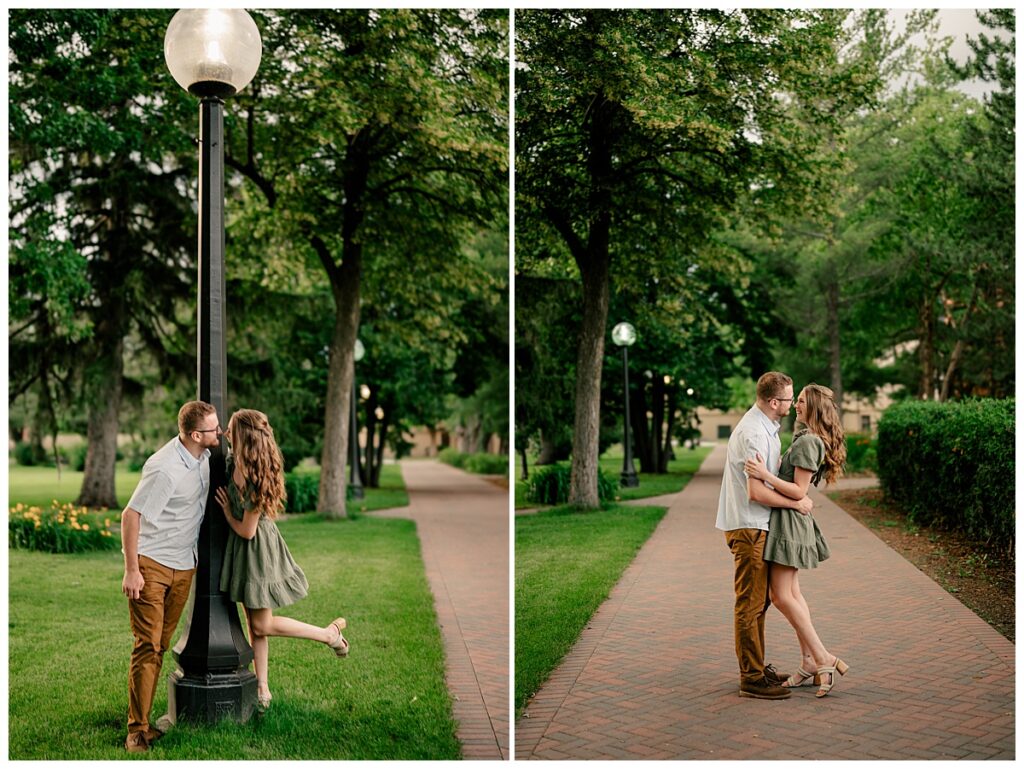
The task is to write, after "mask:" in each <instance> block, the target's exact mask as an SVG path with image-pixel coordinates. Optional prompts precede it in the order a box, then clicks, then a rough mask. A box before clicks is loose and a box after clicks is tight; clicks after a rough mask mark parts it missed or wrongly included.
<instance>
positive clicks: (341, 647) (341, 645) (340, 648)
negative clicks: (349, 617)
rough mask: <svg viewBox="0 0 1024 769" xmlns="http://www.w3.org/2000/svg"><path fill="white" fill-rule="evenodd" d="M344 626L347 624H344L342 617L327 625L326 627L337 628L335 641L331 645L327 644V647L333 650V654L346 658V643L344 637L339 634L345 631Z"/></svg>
mask: <svg viewBox="0 0 1024 769" xmlns="http://www.w3.org/2000/svg"><path fill="white" fill-rule="evenodd" d="M346 625H347V623H346V622H345V618H344V617H338V618H337V619H336V620H334V622H332V623H331V624H330V625H328V627H331V626H333V627H336V628H338V637H337V639H335V641H334V642H333V643H329V644H327V645H328V646H330V647H331V648H332V649H334V653H335V654H337V655H338V656H339V657H347V656H348V641H346V640H345V636H343V635H342V634H341V631H342V630H344V629H345V627H346Z"/></svg>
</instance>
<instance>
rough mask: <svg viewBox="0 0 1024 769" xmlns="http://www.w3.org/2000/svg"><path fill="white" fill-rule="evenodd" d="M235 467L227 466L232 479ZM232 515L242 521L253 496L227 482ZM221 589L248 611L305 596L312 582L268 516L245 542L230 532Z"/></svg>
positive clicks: (285, 603)
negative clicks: (253, 535) (308, 579)
mask: <svg viewBox="0 0 1024 769" xmlns="http://www.w3.org/2000/svg"><path fill="white" fill-rule="evenodd" d="M233 469H234V468H233V465H232V463H231V462H230V461H229V462H228V465H227V477H228V478H231V474H232V472H233ZM228 499H229V500H230V501H231V515H233V516H234V517H235V519H236V520H239V521H240V520H242V519H243V517H244V515H245V513H244V511H245V510H250V509H252V493H251V490H250V489H249V488H248V487H247V488H246V490H245V494H240V493H239V491H238V487H237V486H236V485H235V484H234V482H233V481H230V480H229V481H228ZM220 589H221V590H223V591H224V592H225V593H227V594H228V595H229V596H230V597H231V600H232V601H235V602H238V603H241V604H242V605H243V606H245V607H246V608H247V609H276V608H278V607H280V606H288V605H289V604H293V603H295V602H296V601H298V600H301V599H302V598H305V597H306V594H307V593H308V592H309V583H308V582H307V581H306V575H305V574H303V572H302V569H300V568H299V565H298V564H297V563H295V559H294V558H292V554H291V553H290V552H288V546H287V545H286V544H285V542H284V537H282V536H281V532H280V531H279V530H278V528H277V524H275V523H274V521H273V520H272V519H270V518H268V517H267V516H266V515H265V514H263V515H260V521H259V524H258V525H257V528H256V536H255V537H253V538H252V539H248V540H247V539H242V537H240V536H238V535H237V534H235V532H234V530H231V531H229V532H228V544H227V548H226V549H225V551H224V565H223V566H222V567H221V570H220Z"/></svg>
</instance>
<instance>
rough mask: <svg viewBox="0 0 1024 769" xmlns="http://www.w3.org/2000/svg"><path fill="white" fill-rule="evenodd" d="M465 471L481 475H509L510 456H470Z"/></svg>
mask: <svg viewBox="0 0 1024 769" xmlns="http://www.w3.org/2000/svg"><path fill="white" fill-rule="evenodd" d="M463 469H465V470H467V471H469V472H471V473H480V474H481V475H508V455H507V454H468V455H467V456H466V459H465V461H464V462H463Z"/></svg>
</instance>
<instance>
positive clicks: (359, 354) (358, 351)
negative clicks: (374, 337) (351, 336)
mask: <svg viewBox="0 0 1024 769" xmlns="http://www.w3.org/2000/svg"><path fill="white" fill-rule="evenodd" d="M353 352H354V355H355V358H356V363H358V362H359V361H361V360H362V359H363V356H364V355H366V348H365V347H363V343H362V342H360V341H359V340H358V339H357V340H356V344H355V350H354V351H353Z"/></svg>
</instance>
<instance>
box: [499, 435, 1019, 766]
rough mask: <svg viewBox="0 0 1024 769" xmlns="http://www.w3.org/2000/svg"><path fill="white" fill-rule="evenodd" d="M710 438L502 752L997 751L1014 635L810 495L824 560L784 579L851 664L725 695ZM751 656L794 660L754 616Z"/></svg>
mask: <svg viewBox="0 0 1024 769" xmlns="http://www.w3.org/2000/svg"><path fill="white" fill-rule="evenodd" d="M724 456H725V447H724V445H723V446H720V447H718V448H716V449H715V451H714V452H713V453H712V454H711V455H710V456H709V457H708V458H707V459H706V460H705V462H704V466H703V467H702V468H701V470H700V472H699V473H698V474H697V475H696V476H695V477H694V479H693V480H692V481H691V482H690V484H689V485H688V486H687V487H686V488H685V489H684V490H683V491H682V492H681V493H680V494H679V495H678V496H677V497H676V499H675V501H674V502H673V504H672V506H671V507H670V508H669V511H668V513H666V515H665V518H664V519H662V522H661V523H660V524H659V525H658V528H657V529H656V530H655V532H654V534H653V535H652V536H651V538H650V540H649V541H648V542H647V544H646V545H645V546H644V547H643V548H642V549H641V551H640V553H639V554H638V556H637V558H636V560H635V561H634V562H633V563H632V564H631V565H630V566H629V567H628V568H627V569H626V571H625V573H624V574H623V576H622V579H621V580H620V581H619V583H618V585H616V587H615V588H614V589H613V591H612V593H611V595H610V597H609V599H608V600H607V601H606V602H605V603H604V604H603V605H602V606H601V607H600V608H599V609H598V611H597V613H596V614H595V615H594V617H593V618H592V620H591V622H590V623H589V624H588V626H587V628H586V629H585V630H584V631H583V633H582V635H581V637H580V639H579V640H578V642H577V643H576V645H575V646H574V647H573V649H572V650H571V651H570V653H569V654H568V655H567V657H566V658H565V660H563V662H562V664H561V665H560V667H559V668H557V669H556V670H555V672H554V673H553V675H552V676H551V678H550V680H549V681H548V682H547V683H546V684H545V685H544V686H543V687H542V688H541V690H540V691H539V692H538V693H537V695H536V697H534V699H533V700H532V701H531V702H530V703H529V704H528V705H527V708H526V711H525V713H524V716H523V717H521V718H520V719H519V720H518V721H517V723H516V758H517V759H526V758H530V759H570V758H572V759H646V758H650V759H786V758H791V759H936V758H938V759H942V758H965V759H981V758H999V759H1013V758H1014V646H1013V644H1011V643H1010V642H1009V641H1007V640H1006V639H1005V638H1003V637H1002V636H1001V635H999V633H997V632H996V631H995V630H993V629H992V628H990V627H989V626H988V625H987V624H986V623H985V622H984V621H983V620H981V619H980V618H978V617H977V616H976V615H975V614H973V613H972V612H971V611H969V610H968V609H966V608H965V607H964V606H963V605H961V604H960V603H959V602H958V601H957V600H956V599H955V598H953V597H952V596H951V595H949V594H948V593H946V592H945V591H944V590H943V589H942V588H940V587H939V586H938V585H936V584H935V583H934V582H932V580H931V579H929V578H928V577H927V576H925V575H924V574H923V573H921V572H920V571H918V570H917V569H916V568H915V567H914V566H913V565H912V564H911V563H909V562H908V561H906V560H905V559H904V558H903V557H901V556H900V555H898V554H897V553H896V552H895V551H893V550H891V549H890V548H889V547H888V546H886V545H885V543H883V542H882V541H881V540H880V539H878V538H877V537H876V536H875V535H874V534H872V533H871V532H870V531H869V530H868V529H866V528H865V527H864V526H862V525H861V524H859V523H858V522H857V521H856V520H854V519H853V518H851V517H850V516H849V515H847V514H846V513H845V512H843V511H842V510H841V509H839V508H838V507H837V506H836V505H835V504H834V503H832V502H831V501H829V500H828V499H827V498H825V497H824V496H822V495H821V494H819V493H817V492H814V500H815V504H816V508H815V515H816V517H817V519H818V521H819V524H820V525H821V528H822V530H823V531H824V533H825V536H826V538H827V539H828V540H829V543H830V544H831V546H832V553H833V555H832V558H831V559H829V560H828V561H826V562H825V563H824V564H822V566H821V568H819V569H816V570H813V571H809V572H805V573H803V574H802V575H801V580H800V583H801V587H802V590H803V592H804V595H805V596H806V598H807V600H808V603H809V605H810V607H811V611H812V614H813V616H814V619H815V625H816V627H817V630H818V633H819V634H820V636H821V637H822V640H823V641H824V642H825V644H826V646H828V647H829V649H830V650H832V651H833V652H835V653H838V654H839V655H840V656H841V657H842V658H843V659H844V660H846V662H847V663H848V664H849V665H850V671H849V673H847V674H846V676H845V677H843V678H840V679H839V681H838V683H837V684H836V688H835V689H834V690H833V691H832V693H831V694H830V695H829V696H828V697H825V698H824V699H821V700H817V699H815V697H814V691H815V690H814V688H811V687H806V688H802V689H799V690H797V691H796V692H794V694H793V696H792V698H790V699H788V700H781V701H764V700H752V699H746V698H740V697H739V696H737V691H738V673H737V666H736V657H735V652H734V644H733V632H732V607H733V600H734V596H733V590H732V572H733V564H732V556H731V554H730V553H729V550H728V549H727V548H726V545H725V540H724V536H723V534H722V533H721V532H719V531H718V530H716V529H715V527H714V520H715V510H716V507H717V502H718V494H719V489H720V485H721V475H722V468H723V463H724ZM767 645H768V661H769V662H772V663H774V664H775V666H776V668H778V669H779V670H785V671H789V672H791V669H792V668H793V666H794V665H795V664H797V663H798V662H799V650H798V648H797V645H796V639H795V637H794V635H793V632H792V630H791V629H790V628H789V626H788V624H787V623H786V621H785V619H784V618H783V617H782V615H781V614H779V613H778V611H776V610H774V609H772V610H769V613H768V618H767Z"/></svg>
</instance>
